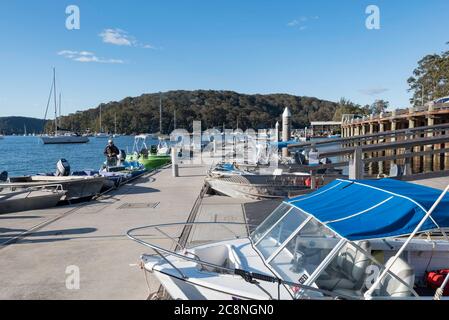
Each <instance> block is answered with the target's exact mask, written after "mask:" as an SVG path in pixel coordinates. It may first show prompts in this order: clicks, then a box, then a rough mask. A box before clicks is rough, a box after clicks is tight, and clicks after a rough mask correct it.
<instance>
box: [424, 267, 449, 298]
mask: <svg viewBox="0 0 449 320" xmlns="http://www.w3.org/2000/svg"><path fill="white" fill-rule="evenodd" d="M448 273H449V269H442V270H437V271H428V272H426V284H427V286H428V287H429V288H432V289H435V290H436V289H438V288H439V287H441V285H442V284H443V281H444V279H445V278H446V276H447V274H448ZM443 295H444V296H449V285H446V288H444V292H443Z"/></svg>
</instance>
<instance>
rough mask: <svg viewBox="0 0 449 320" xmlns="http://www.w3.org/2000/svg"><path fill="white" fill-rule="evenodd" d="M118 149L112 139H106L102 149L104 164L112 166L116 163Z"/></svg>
mask: <svg viewBox="0 0 449 320" xmlns="http://www.w3.org/2000/svg"><path fill="white" fill-rule="evenodd" d="M119 154H120V150H119V149H118V148H117V147H116V146H115V144H114V141H113V140H112V139H109V140H108V145H107V146H106V148H105V149H104V155H105V156H106V165H107V166H108V167H114V166H116V165H117V159H118V155H119Z"/></svg>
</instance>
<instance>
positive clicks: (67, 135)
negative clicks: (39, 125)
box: [25, 68, 89, 144]
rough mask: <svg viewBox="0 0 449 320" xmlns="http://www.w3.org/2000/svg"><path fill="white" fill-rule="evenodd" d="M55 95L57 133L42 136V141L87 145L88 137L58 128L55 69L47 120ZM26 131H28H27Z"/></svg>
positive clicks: (45, 142) (46, 142)
mask: <svg viewBox="0 0 449 320" xmlns="http://www.w3.org/2000/svg"><path fill="white" fill-rule="evenodd" d="M52 93H53V98H54V104H55V120H54V124H55V132H54V134H53V135H46V136H42V137H41V140H42V142H43V143H44V144H69V143H87V142H89V138H88V137H83V136H81V135H78V134H75V133H73V132H69V131H67V130H60V129H59V127H58V104H57V101H56V70H55V69H54V68H53V84H52V87H51V89H50V96H49V98H48V103H47V110H46V112H45V118H46V117H47V111H48V107H49V105H50V100H51V95H52ZM59 116H61V96H59ZM25 131H26V129H25Z"/></svg>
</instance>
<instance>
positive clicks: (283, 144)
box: [271, 140, 299, 149]
mask: <svg viewBox="0 0 449 320" xmlns="http://www.w3.org/2000/svg"><path fill="white" fill-rule="evenodd" d="M294 143H299V142H298V141H296V140H289V141H279V142H272V143H271V146H272V147H277V148H278V149H284V148H287V147H288V146H289V145H291V144H294Z"/></svg>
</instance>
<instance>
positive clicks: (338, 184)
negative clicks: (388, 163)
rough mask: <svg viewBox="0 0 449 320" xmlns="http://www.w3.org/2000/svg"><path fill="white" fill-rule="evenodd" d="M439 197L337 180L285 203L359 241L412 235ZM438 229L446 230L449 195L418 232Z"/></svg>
mask: <svg viewBox="0 0 449 320" xmlns="http://www.w3.org/2000/svg"><path fill="white" fill-rule="evenodd" d="M441 193H442V191H441V190H436V189H432V188H428V187H423V186H420V185H415V184H411V183H407V182H402V181H397V180H392V179H381V180H360V181H358V180H341V179H337V180H335V181H334V182H332V183H330V184H328V185H327V186H325V187H323V188H321V189H319V190H318V191H316V192H314V193H311V194H309V195H307V196H301V197H297V198H293V199H290V200H288V201H287V203H290V204H291V205H293V206H295V207H297V208H299V209H300V210H302V211H304V212H305V213H307V214H309V215H312V216H314V217H315V218H316V219H317V220H319V221H320V222H322V223H324V224H325V225H326V226H327V227H329V228H330V229H332V230H333V231H335V232H336V233H338V234H339V235H340V236H342V237H344V238H346V239H348V240H362V239H375V238H388V237H395V236H403V235H407V234H410V233H412V232H413V230H414V229H415V228H416V226H417V225H418V224H419V222H420V221H421V220H422V218H423V217H424V215H425V214H426V213H427V211H428V210H429V209H430V208H431V207H432V205H433V204H434V202H435V201H436V200H437V199H438V197H439V196H440V195H441ZM438 226H439V227H441V228H445V227H449V195H446V196H445V197H444V198H443V200H442V201H441V203H440V204H439V205H438V207H437V208H436V210H435V211H434V212H433V213H432V215H431V218H429V219H427V221H426V222H425V223H424V225H423V226H422V228H421V230H420V231H428V230H433V229H436V228H438Z"/></svg>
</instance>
